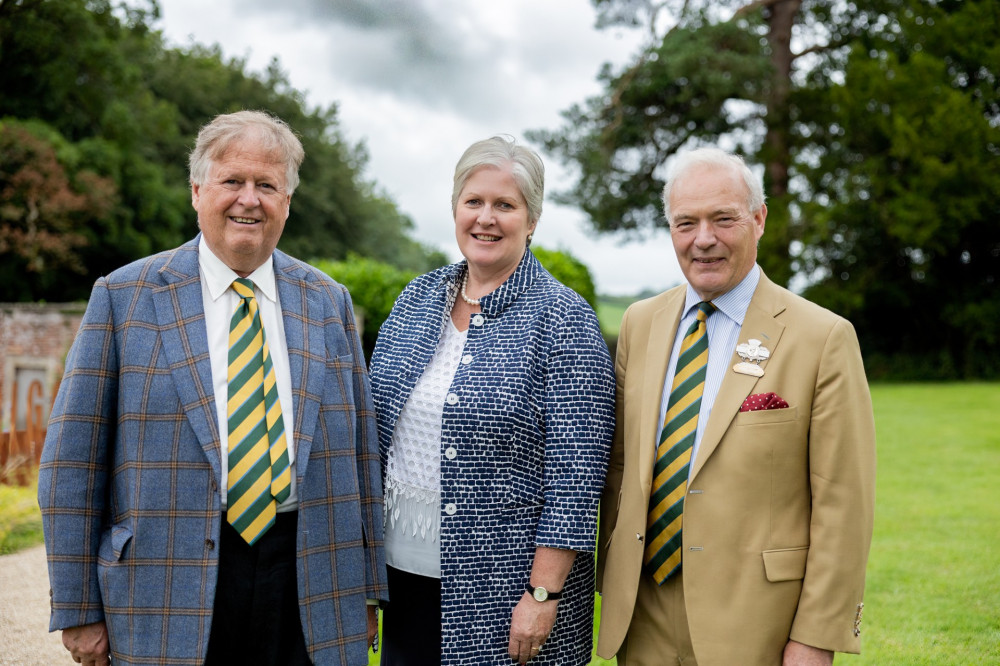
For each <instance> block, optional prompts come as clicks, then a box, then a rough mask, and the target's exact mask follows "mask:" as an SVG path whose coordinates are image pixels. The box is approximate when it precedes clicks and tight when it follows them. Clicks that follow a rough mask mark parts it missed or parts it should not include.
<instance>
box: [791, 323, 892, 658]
mask: <svg viewBox="0 0 1000 666" xmlns="http://www.w3.org/2000/svg"><path fill="white" fill-rule="evenodd" d="M809 483H810V488H811V493H812V514H811V519H810V528H809V556H808V560H807V562H806V575H805V578H804V580H803V585H802V592H801V595H800V598H799V604H798V608H797V610H796V614H795V619H794V621H793V624H792V630H791V638H792V640H795V641H798V642H800V643H804V644H806V645H812V646H815V647H820V648H825V649H829V650H835V651H837V652H858V651H859V650H860V643H859V639H858V632H856V631H855V622H856V621H857V620H860V617H859V615H860V611H861V604H862V598H863V594H864V584H865V567H866V564H867V561H868V550H869V547H870V545H871V538H872V526H873V522H874V513H875V422H874V418H873V415H872V404H871V395H870V393H869V390H868V382H867V379H866V378H865V371H864V366H863V364H862V360H861V351H860V348H859V345H858V340H857V336H856V335H855V333H854V328H853V327H852V326H851V325H850V323H848V322H847V321H846V320H839V321H838V322H837V323H836V324H835V325H834V327H833V329H832V331H831V333H830V335H829V337H828V339H827V341H826V344H825V346H824V349H823V355H822V358H821V360H820V364H819V373H818V376H817V380H816V390H815V396H814V400H813V405H812V414H811V418H810V425H809Z"/></svg>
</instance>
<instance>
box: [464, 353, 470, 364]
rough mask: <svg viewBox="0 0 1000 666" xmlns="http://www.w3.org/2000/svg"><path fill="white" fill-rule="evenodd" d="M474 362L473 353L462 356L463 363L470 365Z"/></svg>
mask: <svg viewBox="0 0 1000 666" xmlns="http://www.w3.org/2000/svg"><path fill="white" fill-rule="evenodd" d="M470 363H472V354H466V355H465V356H463V357H462V365H469V364H470Z"/></svg>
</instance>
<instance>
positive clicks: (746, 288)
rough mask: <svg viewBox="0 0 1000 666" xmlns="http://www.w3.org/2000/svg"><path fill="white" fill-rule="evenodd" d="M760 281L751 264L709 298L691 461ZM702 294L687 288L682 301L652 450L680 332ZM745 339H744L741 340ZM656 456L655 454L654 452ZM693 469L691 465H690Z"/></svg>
mask: <svg viewBox="0 0 1000 666" xmlns="http://www.w3.org/2000/svg"><path fill="white" fill-rule="evenodd" d="M759 281H760V266H757V265H756V264H754V267H753V268H751V269H750V272H749V273H747V275H746V277H744V278H743V280H742V281H741V282H740V283H739V284H738V285H736V286H735V287H733V288H732V289H730V290H729V291H727V292H726V293H725V294H723V295H722V296H719V297H718V298H716V299H713V300H712V303H713V304H714V305H715V307H716V311H715V312H713V313H712V315H711V316H710V317H709V318H708V322H707V323H708V372H707V374H706V377H705V392H704V394H702V398H701V411H699V412H698V429H697V430H696V432H695V437H694V447H693V448H692V450H691V460H692V462H693V461H694V460H695V459H696V456H697V455H698V446H699V445H700V444H701V436H702V433H704V432H705V424H706V423H708V417H709V415H710V414H711V413H712V405H714V404H715V396H717V395H718V394H719V387H720V386H722V379H723V378H724V377H725V376H726V372H728V371H729V361H730V359H731V358H732V356H733V352H734V351H735V350H736V345H737V344H739V335H740V329H741V328H742V327H743V319H744V318H745V317H746V314H747V308H749V307H750V300H751V299H752V298H753V294H754V292H755V291H756V290H757V283H758V282H759ZM700 302H701V297H700V296H699V295H698V294H697V292H695V290H694V289H692V288H691V285H688V287H687V297H686V298H685V300H684V315H683V316H682V317H681V321H680V324H679V325H678V327H677V331H678V333H677V334H675V335H674V348H673V350H672V351H671V352H670V362H669V363H668V364H667V377H666V381H665V382H664V383H663V394H662V397H661V398H660V421H659V423H660V427H659V428H658V429H657V432H656V440H655V441H654V442H653V450H654V451H655V450H656V447H657V446H658V444H659V438H660V430H662V429H663V419H664V418H665V417H666V415H667V403H668V402H669V400H670V389H671V387H672V385H673V383H674V370H675V368H676V366H677V357H678V355H679V354H680V351H681V341H682V340H683V338H684V336H683V335H681V334H680V333H679V332H680V331H686V330H687V329H688V327H689V326H691V324H692V323H693V322H694V320H695V313H696V312H697V311H698V304H699V303H700ZM744 342H745V341H744ZM654 455H655V454H654ZM691 469H694V465H693V464H692V465H691Z"/></svg>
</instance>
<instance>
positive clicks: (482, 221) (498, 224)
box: [455, 166, 535, 277]
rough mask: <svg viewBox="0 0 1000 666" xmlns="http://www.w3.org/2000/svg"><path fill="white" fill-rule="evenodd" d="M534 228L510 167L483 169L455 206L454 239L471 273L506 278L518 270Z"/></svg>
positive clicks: (477, 173)
mask: <svg viewBox="0 0 1000 666" xmlns="http://www.w3.org/2000/svg"><path fill="white" fill-rule="evenodd" d="M534 228H535V223H534V222H532V221H531V220H530V219H529V215H528V204H527V203H526V202H525V199H524V195H522V194H521V189H520V188H519V187H518V186H517V182H516V181H515V180H514V176H513V175H512V173H511V170H510V168H509V167H505V168H496V167H491V166H486V167H482V168H480V169H478V170H476V171H475V172H473V174H472V175H471V176H469V179H468V180H467V181H466V182H465V186H464V187H463V188H462V191H461V193H460V194H459V195H458V202H457V203H456V205H455V237H456V239H457V240H458V248H459V250H461V252H462V255H463V256H464V257H465V258H466V259H467V260H468V262H469V267H470V270H473V271H475V272H476V273H477V274H479V275H482V276H484V277H486V276H489V277H503V276H507V275H510V274H511V273H513V272H514V269H515V268H517V265H518V263H520V261H521V257H523V256H524V250H525V248H527V246H528V234H530V233H531V232H532V231H533V230H534Z"/></svg>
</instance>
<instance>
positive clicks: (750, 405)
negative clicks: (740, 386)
mask: <svg viewBox="0 0 1000 666" xmlns="http://www.w3.org/2000/svg"><path fill="white" fill-rule="evenodd" d="M786 407H788V403H787V402H785V399H784V398H782V397H781V396H779V395H778V394H777V393H754V394H753V395H751V396H748V397H747V399H746V400H744V401H743V404H742V405H741V406H740V411H741V412H756V411H758V410H760V409H785V408H786Z"/></svg>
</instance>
